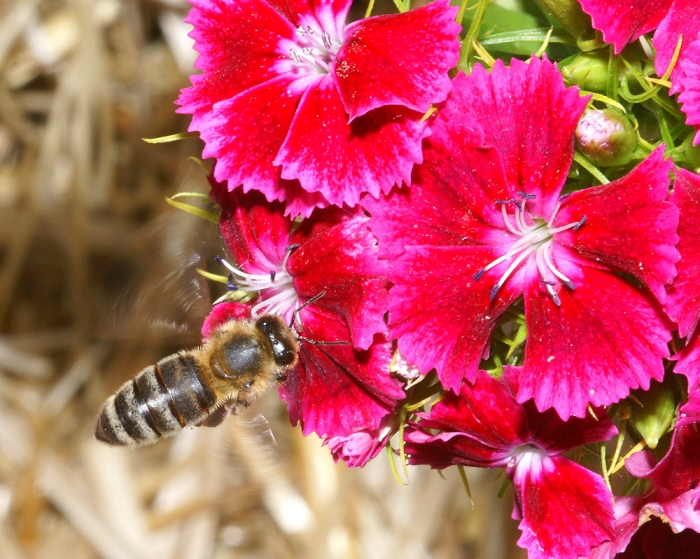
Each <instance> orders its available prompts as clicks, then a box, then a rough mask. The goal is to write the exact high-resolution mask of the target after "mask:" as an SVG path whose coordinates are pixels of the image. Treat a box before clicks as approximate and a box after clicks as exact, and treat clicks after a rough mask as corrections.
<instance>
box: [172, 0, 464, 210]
mask: <svg viewBox="0 0 700 559" xmlns="http://www.w3.org/2000/svg"><path fill="white" fill-rule="evenodd" d="M191 1H192V5H193V8H192V10H191V11H190V14H189V16H188V18H187V20H186V21H188V22H189V23H191V24H192V25H193V26H194V31H192V33H191V36H192V38H193V39H194V40H195V48H196V49H197V50H198V51H199V54H200V56H199V59H198V61H197V64H196V66H197V68H198V69H200V70H202V72H203V73H202V74H198V75H194V76H192V84H193V85H192V87H189V88H187V89H184V90H183V91H182V94H181V96H180V98H179V100H178V103H179V104H180V105H181V108H180V109H179V112H181V113H188V114H192V124H191V125H190V130H192V131H198V132H199V133H200V137H201V138H202V139H203V140H204V142H205V144H206V146H205V148H204V152H203V156H204V157H215V158H216V159H217V166H216V170H215V177H216V179H217V180H219V181H227V182H228V187H229V190H232V189H233V188H235V187H237V186H238V185H241V184H242V185H243V188H244V190H245V191H248V190H251V189H256V190H259V191H261V192H263V193H264V194H265V197H266V198H267V199H268V200H282V201H287V208H286V212H287V213H288V214H291V215H296V214H303V215H309V214H310V213H311V211H312V210H313V208H314V207H325V206H328V205H329V204H335V205H339V206H340V205H343V204H347V205H349V206H354V205H356V204H357V203H358V201H359V198H360V194H361V193H362V192H369V193H371V194H372V195H373V196H378V195H379V193H380V192H388V191H389V190H390V189H391V188H392V186H393V185H394V184H395V183H400V182H401V181H404V182H406V183H408V182H410V173H411V167H412V166H413V165H414V164H415V163H420V161H421V141H422V139H423V138H424V137H425V136H426V135H427V134H428V130H427V128H426V126H425V125H424V124H422V123H421V122H420V119H421V116H422V114H423V113H424V112H425V111H427V110H428V108H429V107H430V105H431V103H436V102H439V101H442V100H443V99H445V97H446V96H447V94H448V92H449V90H450V80H449V78H448V76H447V70H449V69H450V68H452V67H453V66H454V65H455V64H456V63H457V59H458V56H459V42H458V40H457V34H458V33H459V30H460V26H459V25H457V24H456V23H455V22H454V17H455V14H456V11H457V8H456V7H450V6H449V2H448V0H436V1H435V2H433V3H432V4H429V5H427V6H423V7H421V8H418V9H416V10H412V11H410V12H407V13H404V14H399V15H387V16H378V17H372V18H369V19H366V20H361V21H358V22H355V23H351V24H348V25H346V24H345V18H346V16H347V13H348V10H349V8H350V0H339V1H331V0H322V1H320V2H311V3H309V2H306V1H303V0H292V1H279V0H236V1H233V0H191Z"/></svg>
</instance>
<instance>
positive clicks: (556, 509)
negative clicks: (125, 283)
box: [513, 452, 614, 559]
mask: <svg viewBox="0 0 700 559" xmlns="http://www.w3.org/2000/svg"><path fill="white" fill-rule="evenodd" d="M531 454H532V456H531V457H530V460H529V463H526V462H525V460H522V461H521V462H520V464H518V466H517V467H516V468H517V471H516V474H515V477H514V479H513V483H514V484H515V486H516V503H517V504H518V508H519V509H520V510H519V513H520V514H519V515H518V517H519V518H522V520H521V522H520V526H519V527H520V529H521V530H522V535H521V536H520V539H519V540H518V545H519V546H520V547H523V548H525V549H527V551H528V558H529V559H578V557H581V556H586V555H588V553H589V552H590V550H591V548H593V547H595V546H597V545H600V543H601V542H603V541H605V540H611V539H612V538H613V537H614V530H613V508H612V493H611V492H610V489H608V487H607V485H605V482H604V480H603V478H602V477H601V476H600V475H598V474H594V473H593V472H591V471H590V470H587V469H586V468H584V467H583V466H580V465H578V464H576V463H575V462H572V461H571V460H569V459H567V458H564V457H562V456H542V455H541V454H538V453H535V452H533V453H531Z"/></svg>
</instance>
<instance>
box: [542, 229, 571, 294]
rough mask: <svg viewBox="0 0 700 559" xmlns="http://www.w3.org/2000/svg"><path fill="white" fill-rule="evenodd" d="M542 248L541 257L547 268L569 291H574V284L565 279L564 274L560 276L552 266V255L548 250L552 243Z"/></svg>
mask: <svg viewBox="0 0 700 559" xmlns="http://www.w3.org/2000/svg"><path fill="white" fill-rule="evenodd" d="M543 246H544V250H543V251H542V252H543V255H544V261H545V262H546V263H547V268H549V270H550V271H551V272H552V273H553V274H554V275H555V276H557V277H558V278H559V279H560V280H561V281H562V283H563V284H564V285H565V286H566V287H568V288H569V289H571V290H574V289H576V285H574V282H573V281H571V280H570V279H569V278H567V277H566V276H565V275H564V274H562V273H561V272H560V271H559V270H557V267H556V266H555V265H554V262H553V261H552V254H551V252H550V248H551V246H552V241H549V242H548V243H546V244H545V245H543Z"/></svg>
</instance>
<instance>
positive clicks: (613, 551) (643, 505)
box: [590, 426, 700, 559]
mask: <svg viewBox="0 0 700 559" xmlns="http://www.w3.org/2000/svg"><path fill="white" fill-rule="evenodd" d="M698 448H700V431H699V430H698V429H697V428H696V427H695V426H685V427H676V429H675V431H674V433H673V439H672V441H671V448H670V449H669V450H668V452H667V453H666V455H665V456H664V457H663V459H661V460H660V461H659V462H658V463H655V460H654V458H653V456H652V454H651V453H650V452H649V451H646V450H645V451H641V452H637V453H636V454H633V455H632V456H631V457H630V458H628V459H627V460H626V461H625V467H626V468H627V470H628V471H629V472H630V473H631V474H632V475H634V476H635V477H638V478H643V479H649V480H651V481H652V482H653V486H652V488H651V489H650V490H649V491H647V492H646V493H645V494H643V495H634V496H630V497H618V498H616V499H615V532H616V537H615V540H614V541H613V542H611V543H606V544H603V545H601V546H600V548H598V549H596V550H595V551H594V552H593V553H592V554H591V555H590V559H613V558H614V557H618V558H620V559H622V558H624V559H636V558H639V559H667V558H671V559H675V558H678V559H681V558H683V559H685V558H686V557H696V556H697V555H698V545H699V544H700V534H699V533H698V532H700V455H699V454H698ZM654 519H656V520H657V521H655V520H654ZM658 520H661V521H663V526H662V525H661V524H660V523H659V522H658ZM689 550H692V553H691V554H687V555H683V554H681V553H680V552H681V551H689ZM672 551H673V552H674V553H676V552H677V554H672V553H670V552H672Z"/></svg>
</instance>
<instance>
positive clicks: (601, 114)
mask: <svg viewBox="0 0 700 559" xmlns="http://www.w3.org/2000/svg"><path fill="white" fill-rule="evenodd" d="M636 147H637V135H636V134H635V131H634V127H633V126H632V124H631V123H630V121H629V120H628V119H627V117H625V115H624V114H623V113H622V112H620V111H618V110H617V109H604V110H602V111H599V110H597V109H594V110H587V111H586V112H585V113H583V116H582V117H581V120H580V121H579V123H578V126H577V127H576V148H577V149H578V150H579V151H580V152H581V153H582V154H583V155H585V156H586V158H587V159H589V160H590V161H591V162H592V163H593V164H594V165H601V166H604V167H610V166H612V165H623V164H625V163H627V162H628V161H629V160H630V159H631V158H632V154H633V152H634V149H635V148H636Z"/></svg>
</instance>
